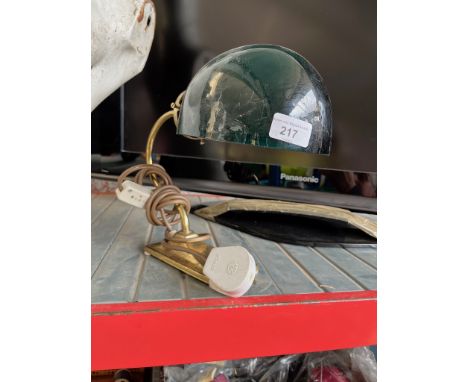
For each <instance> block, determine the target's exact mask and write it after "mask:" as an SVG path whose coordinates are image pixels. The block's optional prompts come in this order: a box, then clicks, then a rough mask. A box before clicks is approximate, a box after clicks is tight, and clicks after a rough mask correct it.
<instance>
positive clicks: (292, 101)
mask: <svg viewBox="0 0 468 382" xmlns="http://www.w3.org/2000/svg"><path fill="white" fill-rule="evenodd" d="M276 113H281V114H283V115H286V116H289V117H292V118H295V119H298V120H302V121H306V122H308V123H309V124H311V125H312V132H311V134H310V139H309V142H308V145H307V141H306V142H305V144H303V146H305V145H307V147H301V146H300V145H298V144H295V143H290V142H285V141H283V140H279V139H275V138H271V137H270V128H271V126H272V122H273V116H274V115H275V114H276ZM286 127H287V126H286ZM282 132H283V131H282ZM177 133H178V134H182V135H188V136H192V137H199V138H205V139H211V140H215V141H223V142H233V143H241V144H250V145H255V146H260V147H267V148H278V149H285V150H294V151H305V152H310V153H317V154H329V153H330V142H331V133H332V119H331V103H330V99H329V97H328V94H327V91H326V89H325V87H324V85H323V83H322V79H321V77H320V75H319V73H318V72H317V71H316V70H315V68H314V67H313V66H312V65H311V64H310V63H309V62H308V61H307V60H306V59H305V58H304V57H302V56H300V55H299V54H297V53H296V52H293V51H292V50H290V49H286V48H283V47H281V46H276V45H248V46H243V47H239V48H236V49H232V50H229V51H227V52H225V53H222V54H220V55H219V56H217V57H215V58H214V59H212V60H211V61H210V62H208V64H206V65H205V66H204V67H203V68H202V69H201V70H200V71H199V72H198V73H197V74H196V75H195V77H194V78H193V79H192V81H191V82H190V85H189V87H188V88H187V92H186V94H185V97H184V100H183V103H182V107H181V112H180V120H179V126H178V131H177Z"/></svg>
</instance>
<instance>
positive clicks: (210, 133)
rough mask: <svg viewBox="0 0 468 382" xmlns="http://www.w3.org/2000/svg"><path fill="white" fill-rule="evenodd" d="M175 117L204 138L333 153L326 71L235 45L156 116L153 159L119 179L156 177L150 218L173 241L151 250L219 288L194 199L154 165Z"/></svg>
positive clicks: (273, 51)
mask: <svg viewBox="0 0 468 382" xmlns="http://www.w3.org/2000/svg"><path fill="white" fill-rule="evenodd" d="M170 119H173V120H174V124H175V126H176V129H177V134H180V135H184V136H186V137H187V138H190V139H197V140H200V141H201V143H203V141H204V140H216V141H223V142H231V143H236V144H249V145H254V146H258V147H265V148H271V149H283V150H291V151H302V152H307V153H311V154H312V153H313V154H326V155H327V154H329V153H330V142H331V133H332V120H331V103H330V99H329V97H328V94H327V91H326V90H325V87H324V85H323V83H322V80H321V77H320V75H319V74H318V72H317V71H316V70H315V68H314V67H313V66H312V65H311V64H310V63H309V62H308V61H307V60H306V59H305V58H303V57H302V56H300V55H299V54H297V53H296V52H293V51H291V50H289V49H287V48H284V47H281V46H275V45H249V46H243V47H239V48H236V49H232V50H229V51H227V52H225V53H222V54H220V55H219V56H217V57H215V58H214V59H213V60H211V61H210V62H208V63H207V64H206V65H205V66H204V67H203V68H202V69H201V70H200V71H199V72H198V73H197V74H196V75H195V77H194V78H193V79H192V81H191V82H190V84H189V86H188V88H187V90H186V91H185V92H183V93H181V94H180V95H179V96H178V97H177V99H176V101H175V102H174V103H172V104H171V110H169V111H168V112H166V113H164V114H163V115H162V116H161V117H160V118H159V119H158V120H157V121H156V123H155V124H154V126H153V127H152V129H151V132H150V134H149V136H148V140H147V145H146V163H147V164H146V165H138V166H135V167H132V168H130V169H129V170H127V171H125V172H124V173H122V175H121V176H120V177H119V190H120V191H121V192H122V191H123V190H124V188H125V187H124V180H125V179H126V178H127V176H129V175H130V174H131V173H133V172H137V174H136V176H135V181H136V183H140V184H141V183H142V182H143V179H144V178H145V177H150V179H151V181H152V183H153V185H154V186H155V189H154V190H153V193H152V194H151V196H147V197H148V198H147V200H146V202H145V204H144V207H145V208H146V212H147V217H148V220H149V221H150V222H151V223H152V224H156V225H165V226H166V228H167V231H166V237H165V240H163V241H162V242H160V243H155V244H150V245H148V246H146V247H145V249H144V251H145V253H146V254H149V255H151V256H154V257H156V258H158V259H159V260H161V261H164V262H165V263H167V264H169V265H171V266H173V267H175V268H177V269H179V270H181V271H183V272H185V273H187V274H189V275H190V276H193V277H195V278H196V279H198V280H200V281H202V282H205V283H207V284H210V285H211V283H210V279H209V278H208V277H207V275H206V272H205V273H204V266H205V263H206V260H207V258H208V256H209V254H210V253H211V251H212V249H213V248H212V247H211V246H209V245H208V244H206V243H205V242H204V241H205V240H207V239H208V238H209V235H208V234H197V233H194V232H192V231H191V230H190V226H189V220H188V213H189V212H190V202H189V201H188V199H187V198H185V197H184V196H183V195H182V194H181V193H180V190H179V189H178V188H177V187H175V186H174V185H172V180H171V179H170V177H169V175H167V173H166V172H165V171H164V169H163V168H162V167H161V166H159V165H154V164H153V163H152V152H153V145H154V141H155V139H156V136H157V134H158V132H159V130H160V128H161V126H162V125H163V124H164V123H165V122H166V121H168V120H170ZM135 192H136V191H135ZM142 192H144V191H142ZM130 197H133V196H130ZM145 198H146V197H145ZM170 207H172V208H170ZM178 223H180V225H181V229H180V230H179V231H178V232H175V231H174V230H173V229H172V228H171V227H173V226H174V225H176V224H178ZM214 289H216V285H214ZM244 293H245V292H244Z"/></svg>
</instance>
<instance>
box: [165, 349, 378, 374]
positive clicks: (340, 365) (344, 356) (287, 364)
mask: <svg viewBox="0 0 468 382" xmlns="http://www.w3.org/2000/svg"><path fill="white" fill-rule="evenodd" d="M164 375H165V380H166V381H167V382H211V381H213V382H376V381H377V365H376V360H375V357H374V354H373V353H372V352H371V351H370V350H369V348H355V349H350V350H337V351H329V352H319V353H307V354H294V355H287V356H280V357H263V358H250V359H243V360H237V361H221V362H211V363H201V364H191V365H181V366H171V367H165V368H164Z"/></svg>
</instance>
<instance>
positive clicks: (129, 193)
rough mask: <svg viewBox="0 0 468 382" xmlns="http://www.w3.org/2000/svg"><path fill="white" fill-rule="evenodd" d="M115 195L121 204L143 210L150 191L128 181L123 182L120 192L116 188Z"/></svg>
mask: <svg viewBox="0 0 468 382" xmlns="http://www.w3.org/2000/svg"><path fill="white" fill-rule="evenodd" d="M115 193H116V194H117V198H118V199H119V200H121V201H122V202H125V203H128V204H130V205H132V206H134V207H138V208H144V206H145V203H146V201H147V200H148V199H149V197H150V196H151V189H149V188H148V187H145V186H142V185H141V184H138V183H135V182H132V181H130V180H125V181H124V182H123V183H122V190H119V189H118V188H117V189H116V190H115Z"/></svg>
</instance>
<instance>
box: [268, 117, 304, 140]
mask: <svg viewBox="0 0 468 382" xmlns="http://www.w3.org/2000/svg"><path fill="white" fill-rule="evenodd" d="M311 134H312V124H310V123H309V122H306V121H302V120H300V119H297V118H293V117H290V116H289V115H285V114H281V113H275V115H274V116H273V122H271V127H270V133H269V135H270V137H271V138H274V139H278V140H280V141H284V142H288V143H292V144H293V145H296V146H301V147H307V146H309V140H310V135H311Z"/></svg>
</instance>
